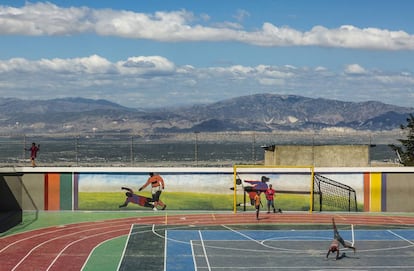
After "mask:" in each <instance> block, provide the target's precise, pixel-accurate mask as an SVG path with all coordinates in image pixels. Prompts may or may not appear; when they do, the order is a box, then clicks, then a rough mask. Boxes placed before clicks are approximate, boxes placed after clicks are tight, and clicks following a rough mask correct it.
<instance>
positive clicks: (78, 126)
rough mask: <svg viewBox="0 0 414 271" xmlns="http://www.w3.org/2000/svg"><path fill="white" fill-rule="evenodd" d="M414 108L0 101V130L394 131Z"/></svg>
mask: <svg viewBox="0 0 414 271" xmlns="http://www.w3.org/2000/svg"><path fill="white" fill-rule="evenodd" d="M409 113H414V108H407V107H400V106H395V105H389V104H384V103H381V102H376V101H368V102H361V103H355V102H343V101H337V100H330V99H321V98H318V99H313V98H307V97H302V96H296V95H274V94H257V95H250V96H242V97H237V98H233V99H228V100H223V101H219V102H216V103H211V104H205V105H193V106H188V107H181V108H163V109H156V108H154V109H147V110H138V109H134V108H128V107H124V106H121V105H118V104H116V103H112V102H110V101H106V100H92V99H84V98H64V99H52V100H21V99H11V98H3V99H0V132H1V133H69V132H91V131H92V130H94V131H100V132H120V131H123V132H140V133H155V132H194V131H199V132H220V131H275V130H285V131H286V130H294V131H303V130H309V129H324V128H331V129H332V128H349V129H355V130H370V131H381V130H392V129H398V128H399V126H400V124H404V123H405V122H406V118H407V117H408V114H409Z"/></svg>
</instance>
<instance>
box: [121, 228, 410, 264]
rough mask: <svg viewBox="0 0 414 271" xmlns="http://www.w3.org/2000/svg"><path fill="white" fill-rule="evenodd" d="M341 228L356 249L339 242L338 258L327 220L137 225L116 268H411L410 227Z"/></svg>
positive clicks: (340, 230)
mask: <svg viewBox="0 0 414 271" xmlns="http://www.w3.org/2000/svg"><path fill="white" fill-rule="evenodd" d="M308 228H309V229H308ZM312 228H313V229H312ZM339 232H340V233H341V235H342V237H343V238H344V239H345V240H346V241H348V242H352V240H354V242H355V247H356V248H357V251H356V253H354V252H353V251H352V250H348V249H343V248H342V247H340V249H341V250H340V257H339V259H338V260H336V259H335V255H333V254H330V257H329V258H326V253H327V251H328V247H329V245H330V243H331V241H332V238H333V231H332V229H331V228H330V227H329V226H327V225H322V226H321V225H314V226H312V225H306V226H303V225H299V226H294V225H289V226H285V227H279V226H276V225H264V226H262V225H252V226H249V225H243V226H240V225H239V226H225V225H222V226H211V227H199V226H197V227H192V226H169V227H163V226H160V225H157V226H153V225H136V226H135V227H134V228H133V230H132V232H131V235H130V238H129V241H128V244H127V247H126V249H125V255H124V258H123V260H122V262H121V265H120V269H119V270H140V268H145V269H146V270H154V271H155V270H166V271H173V270H189V271H191V270H203V271H204V270H241V271H246V270H255V271H257V270H264V271H266V270H321V269H347V270H348V269H349V270H361V269H369V270H397V269H398V270H414V229H381V228H378V229H371V228H366V229H358V227H357V228H356V229H354V231H352V230H351V228H350V227H347V226H344V227H342V228H339Z"/></svg>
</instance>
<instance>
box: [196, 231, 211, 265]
mask: <svg viewBox="0 0 414 271" xmlns="http://www.w3.org/2000/svg"><path fill="white" fill-rule="evenodd" d="M198 234H199V235H200V240H201V246H202V248H203V252H204V257H205V258H206V263H207V268H208V270H209V271H211V267H210V262H209V261H208V256H207V251H206V247H205V246H204V239H203V236H202V235H201V231H198Z"/></svg>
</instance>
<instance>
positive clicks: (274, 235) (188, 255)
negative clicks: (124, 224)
mask: <svg viewBox="0 0 414 271" xmlns="http://www.w3.org/2000/svg"><path fill="white" fill-rule="evenodd" d="M339 232H340V234H341V236H342V237H343V238H344V239H345V240H351V239H352V232H351V231H350V230H342V231H341V230H340V231H339ZM200 233H201V236H202V237H201V236H200ZM354 235H355V240H356V241H401V240H403V241H407V242H408V243H411V244H412V243H413V242H414V230H355V231H354ZM166 236H168V239H167V242H166V255H165V256H166V259H167V260H166V265H165V270H167V271H175V270H177V271H178V270H188V271H194V270H195V268H194V259H193V255H192V247H191V241H201V238H202V239H203V241H242V240H256V241H258V242H261V241H263V240H285V241H321V240H328V241H329V240H332V237H333V231H332V230H297V231H296V230H275V231H272V230H241V231H231V230H202V231H198V230H167V232H166Z"/></svg>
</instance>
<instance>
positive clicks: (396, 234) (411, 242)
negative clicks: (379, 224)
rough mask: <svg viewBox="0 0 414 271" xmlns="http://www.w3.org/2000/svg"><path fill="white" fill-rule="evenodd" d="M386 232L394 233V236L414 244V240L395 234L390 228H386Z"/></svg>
mask: <svg viewBox="0 0 414 271" xmlns="http://www.w3.org/2000/svg"><path fill="white" fill-rule="evenodd" d="M388 232H389V233H391V234H393V235H395V236H397V237H398V238H400V239H401V240H404V241H406V242H408V243H410V244H411V245H414V242H411V241H410V240H408V239H406V238H404V237H402V236H401V235H399V234H396V233H395V232H393V231H392V230H388Z"/></svg>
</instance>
